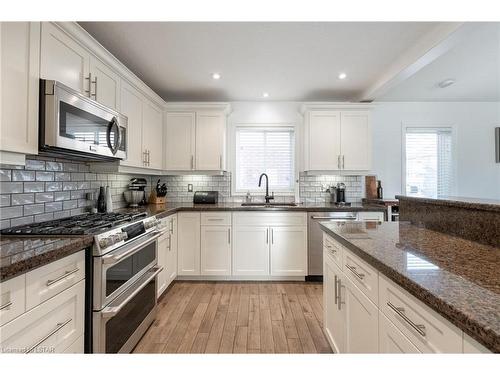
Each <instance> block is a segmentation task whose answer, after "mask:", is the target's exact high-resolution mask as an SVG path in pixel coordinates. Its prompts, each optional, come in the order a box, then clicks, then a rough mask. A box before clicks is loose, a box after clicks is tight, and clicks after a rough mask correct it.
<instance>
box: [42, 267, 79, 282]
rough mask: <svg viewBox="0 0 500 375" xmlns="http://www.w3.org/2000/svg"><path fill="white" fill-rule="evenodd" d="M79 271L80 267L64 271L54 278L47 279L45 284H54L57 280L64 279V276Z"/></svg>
mask: <svg viewBox="0 0 500 375" xmlns="http://www.w3.org/2000/svg"><path fill="white" fill-rule="evenodd" d="M78 271H80V269H79V268H78V267H77V268H75V269H73V270H71V271H64V274H63V275H61V276H59V277H58V278H55V279H54V280H47V283H46V285H47V286H51V285H52V284H55V283H57V282H58V281H61V280H62V279H64V278H65V277H67V276H69V275H72V274H74V273H76V272H78Z"/></svg>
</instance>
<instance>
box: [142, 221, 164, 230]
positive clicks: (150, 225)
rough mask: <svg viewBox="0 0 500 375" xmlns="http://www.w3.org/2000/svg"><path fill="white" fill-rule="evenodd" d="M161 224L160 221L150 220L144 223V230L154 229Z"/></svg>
mask: <svg viewBox="0 0 500 375" xmlns="http://www.w3.org/2000/svg"><path fill="white" fill-rule="evenodd" d="M159 223H160V220H158V219H152V220H148V221H146V222H145V223H144V228H146V229H149V228H153V227H155V226H157V225H158V224H159Z"/></svg>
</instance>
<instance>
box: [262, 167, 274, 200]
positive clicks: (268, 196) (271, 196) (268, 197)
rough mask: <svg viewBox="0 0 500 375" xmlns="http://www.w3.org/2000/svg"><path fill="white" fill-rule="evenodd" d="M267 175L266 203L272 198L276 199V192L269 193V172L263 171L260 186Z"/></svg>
mask: <svg viewBox="0 0 500 375" xmlns="http://www.w3.org/2000/svg"><path fill="white" fill-rule="evenodd" d="M263 176H265V177H266V196H265V199H266V203H269V201H270V200H271V199H274V193H273V195H269V177H267V174H265V173H262V174H261V175H260V177H259V187H260V185H261V183H262V177H263Z"/></svg>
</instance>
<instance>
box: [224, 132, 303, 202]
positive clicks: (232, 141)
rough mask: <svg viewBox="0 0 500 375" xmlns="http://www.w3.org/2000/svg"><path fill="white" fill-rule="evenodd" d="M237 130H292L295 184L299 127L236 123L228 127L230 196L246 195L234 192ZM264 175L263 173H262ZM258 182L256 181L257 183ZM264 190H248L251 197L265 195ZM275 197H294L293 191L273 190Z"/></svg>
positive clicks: (297, 165) (298, 152) (298, 150)
mask: <svg viewBox="0 0 500 375" xmlns="http://www.w3.org/2000/svg"><path fill="white" fill-rule="evenodd" d="M238 128H255V129H256V130H257V129H276V128H293V131H294V139H295V145H294V171H293V172H294V175H293V176H292V177H293V180H294V181H295V182H297V180H298V178H299V177H298V176H299V163H298V162H299V159H300V158H299V154H300V150H301V148H300V143H299V139H300V134H299V127H298V126H297V124H293V123H289V122H288V123H237V124H234V125H233V126H230V127H229V135H228V139H229V142H228V143H229V156H230V157H229V161H230V166H229V170H230V171H231V195H232V196H245V195H246V194H247V190H245V191H236V131H237V129H238ZM262 172H263V173H264V171H262ZM257 182H258V181H257ZM265 192H266V189H265V187H264V186H262V187H261V188H256V189H255V190H250V193H251V194H252V195H265ZM269 193H271V191H270V192H269ZM274 194H275V195H280V196H294V195H295V189H292V190H286V191H285V190H274Z"/></svg>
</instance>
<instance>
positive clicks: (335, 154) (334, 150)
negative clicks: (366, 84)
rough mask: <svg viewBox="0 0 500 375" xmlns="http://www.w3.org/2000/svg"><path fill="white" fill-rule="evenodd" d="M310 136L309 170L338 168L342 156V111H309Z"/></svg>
mask: <svg viewBox="0 0 500 375" xmlns="http://www.w3.org/2000/svg"><path fill="white" fill-rule="evenodd" d="M308 138H309V141H308V155H309V168H308V170H313V171H314V170H316V171H332V170H338V169H339V157H340V112H338V111H311V112H309V118H308Z"/></svg>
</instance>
